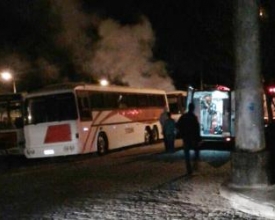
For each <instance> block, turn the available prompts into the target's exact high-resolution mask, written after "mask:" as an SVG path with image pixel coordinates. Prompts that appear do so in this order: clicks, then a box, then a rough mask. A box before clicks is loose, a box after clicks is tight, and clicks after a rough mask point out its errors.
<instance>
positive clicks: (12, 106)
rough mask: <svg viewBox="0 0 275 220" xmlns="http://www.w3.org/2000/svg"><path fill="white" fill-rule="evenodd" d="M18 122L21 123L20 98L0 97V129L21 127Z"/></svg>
mask: <svg viewBox="0 0 275 220" xmlns="http://www.w3.org/2000/svg"><path fill="white" fill-rule="evenodd" d="M20 121H21V122H22V96H21V95H2V96H0V129H1V130H3V129H12V128H18V127H22V125H20ZM21 124H22V123H21Z"/></svg>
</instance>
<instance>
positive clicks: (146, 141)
mask: <svg viewBox="0 0 275 220" xmlns="http://www.w3.org/2000/svg"><path fill="white" fill-rule="evenodd" d="M151 140H152V135H151V129H150V128H149V127H146V128H145V130H144V144H150V143H151Z"/></svg>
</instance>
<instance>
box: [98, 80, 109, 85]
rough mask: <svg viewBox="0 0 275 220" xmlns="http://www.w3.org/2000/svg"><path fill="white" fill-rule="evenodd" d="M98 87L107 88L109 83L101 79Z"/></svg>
mask: <svg viewBox="0 0 275 220" xmlns="http://www.w3.org/2000/svg"><path fill="white" fill-rule="evenodd" d="M100 85H101V86H108V85H109V81H108V80H106V79H101V80H100Z"/></svg>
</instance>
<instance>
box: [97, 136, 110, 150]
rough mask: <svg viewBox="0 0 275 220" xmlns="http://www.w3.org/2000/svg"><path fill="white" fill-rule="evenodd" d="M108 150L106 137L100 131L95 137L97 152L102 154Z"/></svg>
mask: <svg viewBox="0 0 275 220" xmlns="http://www.w3.org/2000/svg"><path fill="white" fill-rule="evenodd" d="M107 152H108V138H107V136H106V134H105V133H103V132H101V133H99V135H98V138H97V153H98V154H99V155H104V154H106V153H107Z"/></svg>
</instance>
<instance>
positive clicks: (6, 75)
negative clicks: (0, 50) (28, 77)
mask: <svg viewBox="0 0 275 220" xmlns="http://www.w3.org/2000/svg"><path fill="white" fill-rule="evenodd" d="M1 77H2V79H3V80H5V81H10V80H11V79H12V74H11V73H10V72H8V71H5V72H2V73H1Z"/></svg>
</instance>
